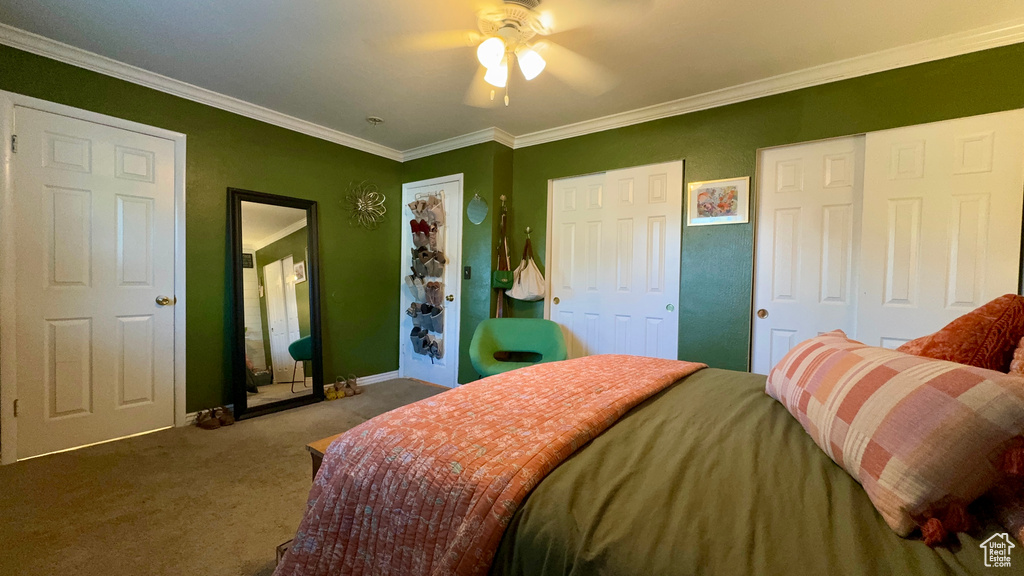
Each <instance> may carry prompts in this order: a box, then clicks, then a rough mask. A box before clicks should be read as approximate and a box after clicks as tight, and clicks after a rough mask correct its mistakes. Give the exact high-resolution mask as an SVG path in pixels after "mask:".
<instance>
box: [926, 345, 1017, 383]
mask: <svg viewBox="0 0 1024 576" xmlns="http://www.w3.org/2000/svg"><path fill="white" fill-rule="evenodd" d="M908 344H909V342H908ZM1010 374H1012V375H1014V376H1024V338H1021V339H1020V343H1019V344H1017V349H1016V350H1014V351H1013V360H1011V361H1010Z"/></svg>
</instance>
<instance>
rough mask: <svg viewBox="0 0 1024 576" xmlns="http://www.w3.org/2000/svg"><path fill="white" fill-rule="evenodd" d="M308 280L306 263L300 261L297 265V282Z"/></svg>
mask: <svg viewBox="0 0 1024 576" xmlns="http://www.w3.org/2000/svg"><path fill="white" fill-rule="evenodd" d="M305 281H306V263H305V262H299V263H298V264H296V265H295V283H296V284H299V283H301V282H305Z"/></svg>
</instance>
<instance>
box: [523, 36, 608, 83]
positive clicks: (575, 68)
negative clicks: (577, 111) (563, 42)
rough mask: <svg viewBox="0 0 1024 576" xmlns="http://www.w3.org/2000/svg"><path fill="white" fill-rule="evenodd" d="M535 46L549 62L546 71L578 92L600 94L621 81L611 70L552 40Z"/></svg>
mask: <svg viewBox="0 0 1024 576" xmlns="http://www.w3.org/2000/svg"><path fill="white" fill-rule="evenodd" d="M533 48H534V50H536V51H537V52H538V53H539V54H540V55H541V56H543V57H544V59H545V60H546V61H547V63H548V65H547V67H546V68H545V69H544V72H546V73H550V74H551V75H552V76H554V77H556V78H558V79H559V80H561V81H562V82H565V83H566V84H568V85H569V86H570V87H572V88H573V89H574V90H576V91H577V92H580V93H582V94H586V95H588V96H600V95H602V94H604V93H606V92H608V91H609V90H611V89H612V88H614V87H615V85H616V84H618V83H619V80H618V78H616V76H615V74H614V73H613V72H612V71H611V70H608V69H607V68H605V67H604V66H601V65H600V64H598V63H596V62H594V61H593V60H591V59H589V58H587V57H585V56H581V55H579V54H577V53H576V52H573V51H572V50H569V49H568V48H565V47H563V46H559V45H558V44H555V43H554V42H551V41H550V40H543V41H541V42H538V43H537V44H535V45H534V47H533Z"/></svg>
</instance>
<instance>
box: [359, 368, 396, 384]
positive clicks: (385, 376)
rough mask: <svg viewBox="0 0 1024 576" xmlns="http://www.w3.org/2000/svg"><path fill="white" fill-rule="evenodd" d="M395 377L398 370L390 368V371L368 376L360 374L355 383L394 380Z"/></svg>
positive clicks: (376, 382) (375, 382)
mask: <svg viewBox="0 0 1024 576" xmlns="http://www.w3.org/2000/svg"><path fill="white" fill-rule="evenodd" d="M395 378H398V370H392V371H391V372H384V373H381V374H371V375H369V376H360V377H358V378H356V384H358V385H360V386H366V385H367V384H378V383H380V382H384V381H387V380H394V379H395Z"/></svg>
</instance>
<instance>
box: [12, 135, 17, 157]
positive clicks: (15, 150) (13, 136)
mask: <svg viewBox="0 0 1024 576" xmlns="http://www.w3.org/2000/svg"><path fill="white" fill-rule="evenodd" d="M11 152H14V153H15V154H17V153H18V135H17V134H14V135H12V136H11Z"/></svg>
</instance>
